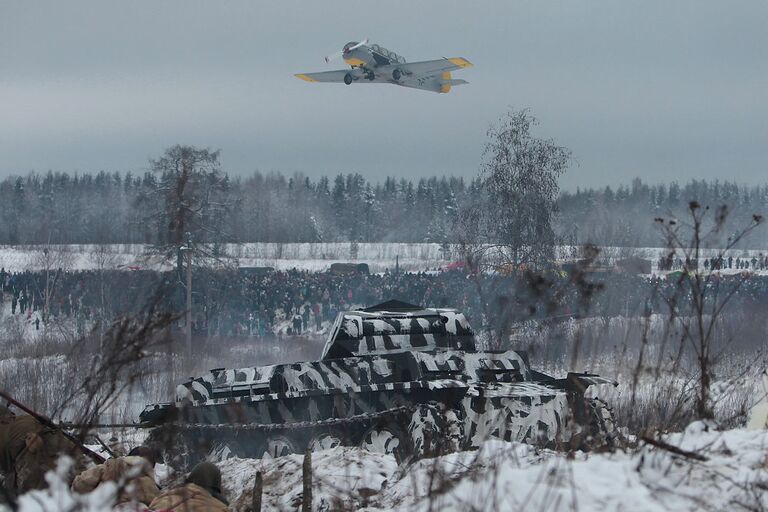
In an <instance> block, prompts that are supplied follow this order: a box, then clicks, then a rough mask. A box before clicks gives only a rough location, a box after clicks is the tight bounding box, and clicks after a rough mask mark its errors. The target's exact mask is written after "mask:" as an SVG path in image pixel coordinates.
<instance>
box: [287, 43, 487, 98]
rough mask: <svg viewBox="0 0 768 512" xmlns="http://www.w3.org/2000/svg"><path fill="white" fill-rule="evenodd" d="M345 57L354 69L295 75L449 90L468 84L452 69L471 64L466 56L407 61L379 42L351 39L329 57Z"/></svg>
mask: <svg viewBox="0 0 768 512" xmlns="http://www.w3.org/2000/svg"><path fill="white" fill-rule="evenodd" d="M337 57H342V58H343V59H344V62H346V63H347V64H349V65H350V66H351V68H352V69H339V70H336V71H323V72H320V73H299V74H297V75H296V76H297V77H298V78H301V79H302V80H306V81H307V82H329V83H342V82H343V83H345V84H347V85H351V84H353V83H357V82H359V83H362V84H364V83H373V84H377V83H378V84H395V85H400V86H403V87H412V88H414V89H421V90H424V91H432V92H448V91H450V90H451V87H452V86H454V85H461V84H466V83H467V81H466V80H460V79H454V78H452V77H451V71H454V70H457V69H464V68H468V67H470V66H472V63H471V62H469V61H468V60H467V59H465V58H463V57H453V58H450V59H446V58H442V59H437V60H425V61H422V62H405V59H404V58H402V57H401V56H400V55H397V54H396V53H395V52H391V51H389V50H387V49H386V48H383V47H381V46H379V45H378V44H371V45H369V44H368V40H367V39H366V40H364V41H362V42H357V41H351V42H349V43H347V44H345V45H344V47H343V48H342V49H341V51H339V52H337V53H336V54H334V55H332V56H329V57H326V58H325V61H326V62H331V61H332V60H334V59H335V58H337Z"/></svg>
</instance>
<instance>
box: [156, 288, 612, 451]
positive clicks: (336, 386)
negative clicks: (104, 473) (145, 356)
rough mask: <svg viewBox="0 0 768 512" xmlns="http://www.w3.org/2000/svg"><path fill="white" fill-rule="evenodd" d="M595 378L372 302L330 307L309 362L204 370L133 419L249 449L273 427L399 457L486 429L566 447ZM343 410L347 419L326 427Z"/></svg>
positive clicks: (440, 318)
mask: <svg viewBox="0 0 768 512" xmlns="http://www.w3.org/2000/svg"><path fill="white" fill-rule="evenodd" d="M387 304H390V303H387ZM406 306H407V305H406ZM606 382H610V381H608V380H606V379H603V378H600V377H597V376H593V375H583V374H569V375H568V377H567V378H565V379H554V378H552V377H549V376H546V375H544V374H541V373H539V372H533V371H532V370H531V369H530V367H529V366H528V364H527V361H526V358H525V357H524V356H523V355H521V353H518V352H516V351H512V350H509V351H505V352H491V351H477V350H476V349H475V343H474V336H473V333H472V330H471V328H470V326H469V323H468V322H467V320H466V318H465V317H464V315H463V314H461V313H460V312H458V311H456V310H451V309H424V308H418V307H413V308H412V309H410V310H405V311H404V310H403V308H398V310H396V311H387V310H377V309H376V308H371V309H369V310H365V311H352V312H346V313H341V314H340V315H339V317H338V318H337V320H336V322H335V324H334V329H333V331H332V332H331V333H330V335H329V338H328V341H327V342H326V346H325V348H324V350H323V357H322V359H321V360H320V361H313V362H302V363H291V364H278V365H270V366H259V367H247V368H239V369H216V370H211V371H210V372H208V373H206V374H205V375H203V376H200V377H197V378H194V379H190V380H189V381H188V382H186V383H183V384H181V385H179V386H178V387H177V390H176V400H175V403H174V404H158V405H154V406H148V407H147V409H146V410H145V411H144V413H142V418H141V419H142V421H144V422H146V423H151V424H162V423H164V422H165V423H171V422H172V423H173V424H174V425H176V426H179V425H194V428H193V429H191V430H193V431H194V434H193V437H194V439H195V440H196V445H201V444H202V445H205V442H207V443H208V444H209V445H210V444H213V443H214V441H216V442H218V440H217V439H216V436H217V434H216V432H215V429H205V428H204V427H205V426H206V425H212V426H213V425H242V426H243V428H242V432H240V434H242V435H239V436H238V435H236V436H234V439H230V444H231V445H232V446H230V448H231V451H232V452H233V453H238V452H242V453H240V454H241V455H249V456H260V455H261V453H264V452H265V451H268V446H272V445H271V444H269V443H270V439H271V438H270V436H272V437H274V436H275V435H279V437H280V446H281V450H282V449H287V448H286V446H289V447H292V449H296V450H298V451H303V449H304V448H305V447H306V446H320V445H322V444H323V443H326V444H327V439H329V438H332V439H333V440H334V442H336V441H338V442H340V443H343V444H354V445H365V446H397V447H398V448H397V449H398V450H399V451H400V455H401V456H403V455H406V454H412V453H416V454H420V453H427V452H430V451H435V450H446V449H458V448H468V447H476V446H478V445H479V444H480V443H481V442H482V441H484V440H486V439H488V438H498V439H505V440H509V441H526V442H532V443H537V444H542V445H547V446H553V447H557V446H563V445H567V444H568V442H569V440H570V432H571V431H572V430H573V429H570V428H569V425H570V424H572V423H574V421H581V422H582V423H584V422H589V419H588V418H586V417H585V412H584V406H583V404H584V398H583V391H584V389H586V387H587V386H589V385H591V384H596V383H606ZM387 411H397V412H396V413H393V414H392V415H387ZM404 411H410V413H404ZM344 418H355V421H350V422H349V424H344V423H343V422H339V421H333V422H332V423H333V426H332V427H326V426H325V425H327V424H330V423H329V420H334V419H341V420H343V419H344ZM585 418H586V419H585ZM249 425H263V426H265V433H261V435H260V434H259V432H258V429H250V428H246V427H247V426H249ZM339 425H342V426H343V428H341V427H340V426H339ZM377 429H378V430H377ZM266 430H269V432H266ZM579 430H580V429H576V431H579ZM582 430H583V429H582ZM211 431H212V432H211ZM236 431H237V430H236ZM246 432H248V433H249V434H248V435H246V434H245V433H246ZM248 436H250V437H248ZM395 437H397V438H398V439H397V442H395V441H394V438H395ZM246 438H247V440H246ZM377 440H378V441H377ZM199 441H205V442H202V443H201V442H199ZM379 441H381V442H379ZM384 441H386V442H384ZM286 443H288V444H286ZM219 444H220V443H219ZM272 444H274V443H272ZM233 446H235V448H233ZM393 449H394V448H393Z"/></svg>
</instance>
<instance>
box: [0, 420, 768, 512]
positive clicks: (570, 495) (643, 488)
mask: <svg viewBox="0 0 768 512" xmlns="http://www.w3.org/2000/svg"><path fill="white" fill-rule="evenodd" d="M661 440H662V441H663V442H665V443H667V444H668V445H671V446H673V447H675V448H678V449H679V450H680V452H679V453H673V452H672V451H669V450H667V449H664V448H655V447H653V446H650V445H647V444H645V443H642V442H640V443H639V444H638V445H637V446H635V447H631V448H628V449H625V450H621V451H617V452H615V453H584V452H576V453H572V454H568V455H566V454H563V453H559V452H553V451H551V450H542V449H537V448H534V447H532V446H530V445H526V444H520V443H507V442H503V441H487V442H485V443H484V444H483V445H481V447H480V449H479V450H477V451H472V452H460V453H453V454H448V455H443V456H439V457H435V458H428V459H423V460H420V461H417V462H413V463H409V464H402V465H398V464H397V463H396V462H395V460H394V458H393V457H392V456H389V455H382V454H376V453H370V452H366V451H365V450H362V449H359V448H344V447H339V448H333V449H330V450H324V451H320V452H315V453H313V454H312V504H313V507H312V510H316V511H345V510H349V511H352V510H361V511H363V510H364V511H368V512H383V511H388V510H399V511H408V512H417V511H418V512H422V511H423V512H428V511H437V510H440V511H446V512H448V511H450V512H453V511H455V512H463V511H483V512H486V511H487V512H495V511H511V510H536V511H551V512H561V511H562V512H566V511H590V512H594V511H598V510H600V511H602V510H605V511H626V512H630V511H637V512H641V511H643V512H645V511H651V512H655V511H659V512H662V511H668V510H681V511H698V510H707V511H721V510H764V509H765V507H766V506H768V493H766V492H765V489H766V487H768V457H767V456H766V455H767V453H768V432H766V431H765V430H756V431H755V430H752V431H751V430H745V429H733V430H727V431H718V430H715V429H712V428H711V425H709V424H707V423H704V422H695V423H692V424H691V425H689V427H688V428H687V429H686V430H685V431H684V432H681V433H676V434H669V435H666V436H662V437H661ZM302 462H303V457H302V456H301V455H289V456H285V457H280V458H277V459H262V460H253V459H238V458H230V459H226V460H223V461H218V465H219V467H220V468H221V469H222V473H223V485H224V493H225V495H226V496H227V497H228V499H229V501H230V505H231V509H232V510H236V511H247V510H250V508H249V507H250V506H251V503H252V495H253V488H254V482H255V478H256V473H257V472H260V473H261V475H262V481H263V484H262V510H267V511H270V510H281V511H282V510H286V511H288V510H300V508H301V503H302V500H303V487H302ZM157 475H158V480H159V481H160V483H161V485H164V486H170V485H174V484H177V483H178V482H179V481H180V480H181V476H180V475H174V474H173V473H172V472H170V471H169V470H168V468H167V467H166V466H163V465H158V467H157ZM49 481H50V482H51V483H52V485H51V488H50V489H49V490H46V491H35V492H31V493H28V494H27V495H25V496H23V497H22V499H21V500H20V505H21V510H22V511H24V512H33V511H34V512H44V511H60V510H83V511H100V510H105V509H108V508H109V506H110V503H111V500H113V499H114V488H113V487H111V486H104V487H103V488H100V490H99V491H97V492H94V493H92V494H91V495H87V496H79V495H76V494H73V493H71V492H70V491H69V490H68V488H67V487H66V485H65V484H64V483H63V482H62V481H61V479H60V478H58V477H57V476H56V475H55V474H53V473H51V474H49ZM0 509H1V507H0Z"/></svg>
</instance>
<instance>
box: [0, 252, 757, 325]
mask: <svg viewBox="0 0 768 512" xmlns="http://www.w3.org/2000/svg"><path fill="white" fill-rule="evenodd" d="M750 263H751V262H750ZM737 264H738V263H737ZM590 283H591V284H595V285H597V286H595V287H591V286H590ZM736 284H738V286H739V290H738V293H737V294H736V300H737V301H742V303H746V302H754V303H758V304H768V277H765V276H761V275H753V276H751V277H748V278H746V279H744V278H742V277H740V276H728V275H722V276H718V277H717V278H716V279H714V280H713V281H712V283H711V285H724V286H731V285H734V286H735V285H736ZM585 286H587V288H585ZM673 293H677V294H678V295H679V293H680V290H679V289H678V284H677V282H676V281H675V280H673V279H669V278H663V277H659V276H657V277H647V276H635V275H630V274H622V273H607V274H598V275H594V276H588V279H587V281H586V283H585V282H581V281H580V280H574V279H573V278H572V276H571V275H569V274H566V273H565V272H553V273H551V274H549V275H547V276H546V278H545V279H544V280H530V279H527V278H522V277H520V276H518V277H515V276H493V275H482V276H472V275H468V274H466V273H465V272H463V271H462V270H454V271H450V272H422V273H391V272H385V273H383V274H372V275H368V274H365V273H357V274H348V275H334V274H332V273H327V272H307V271H299V270H291V271H288V272H274V271H271V272H269V271H266V272H264V271H262V272H248V271H247V270H242V269H241V270H213V269H204V268H201V269H196V270H195V271H194V273H193V295H192V296H193V310H192V311H193V313H192V319H193V332H195V333H196V334H198V335H205V336H209V337H215V336H220V337H246V336H249V337H271V336H275V335H278V336H283V335H289V336H296V335H306V334H309V335H316V334H320V333H322V332H324V330H325V329H326V328H327V327H328V324H329V322H332V321H333V319H334V318H335V317H336V314H337V313H338V312H339V311H344V310H348V309H352V308H356V307H360V306H369V305H372V304H376V303H379V302H383V301H385V300H389V299H398V300H401V301H405V302H409V303H413V304H418V305H423V306H428V307H453V308H457V309H460V310H462V311H464V312H465V313H467V315H468V316H469V318H470V321H471V322H472V324H473V325H474V326H475V327H476V328H479V327H481V326H482V325H489V324H493V323H494V322H496V321H498V319H499V318H497V317H506V318H507V319H509V317H510V316H512V317H513V321H516V320H525V319H527V318H531V317H543V316H546V317H568V316H579V315H603V316H617V315H629V314H637V313H638V312H640V311H642V312H645V313H652V312H662V311H665V308H666V305H667V304H668V303H669V302H668V301H665V300H664V299H663V297H665V296H667V297H669V296H670V295H671V294H673ZM185 295H186V294H185V289H184V284H183V280H182V279H180V276H179V275H178V274H177V273H176V272H154V271H145V270H139V271H117V270H110V271H64V270H56V271H51V272H20V273H10V272H6V271H5V270H0V304H2V305H3V307H2V308H0V315H2V314H4V313H3V312H4V311H8V312H9V313H10V314H12V315H25V316H26V318H27V319H28V321H30V322H35V323H36V325H37V327H38V328H39V322H40V319H42V320H43V322H45V321H46V320H47V319H48V318H49V317H50V318H74V319H76V320H77V322H78V324H79V325H81V326H88V325H92V322H93V321H99V320H103V321H107V322H109V321H110V320H111V319H114V318H116V317H118V316H120V315H125V314H131V313H134V312H138V311H140V310H141V308H142V307H144V306H145V305H146V304H147V302H148V301H149V300H151V299H152V298H153V297H154V298H157V297H160V300H161V302H162V303H161V304H160V307H161V308H167V310H170V311H176V312H181V311H184V309H185V302H184V300H185ZM678 302H679V303H680V304H682V303H683V302H682V301H678Z"/></svg>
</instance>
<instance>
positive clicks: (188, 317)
mask: <svg viewBox="0 0 768 512" xmlns="http://www.w3.org/2000/svg"><path fill="white" fill-rule="evenodd" d="M183 250H184V251H185V252H186V256H187V257H186V260H187V261H186V263H187V310H186V314H185V315H184V318H185V322H186V325H185V327H186V339H187V356H188V357H189V358H190V360H191V358H192V235H191V234H190V233H189V232H187V245H186V246H184V247H183Z"/></svg>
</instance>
